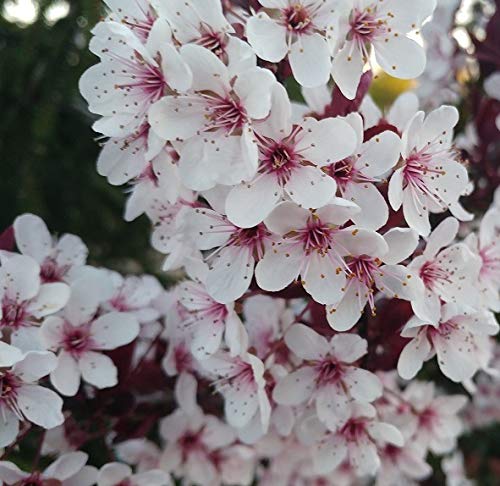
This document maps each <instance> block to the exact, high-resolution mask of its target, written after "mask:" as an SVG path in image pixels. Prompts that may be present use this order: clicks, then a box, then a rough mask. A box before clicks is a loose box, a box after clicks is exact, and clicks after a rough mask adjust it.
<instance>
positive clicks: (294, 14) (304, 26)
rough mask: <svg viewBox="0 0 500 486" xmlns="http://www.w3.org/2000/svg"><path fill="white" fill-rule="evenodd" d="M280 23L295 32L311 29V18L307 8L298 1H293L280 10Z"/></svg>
mask: <svg viewBox="0 0 500 486" xmlns="http://www.w3.org/2000/svg"><path fill="white" fill-rule="evenodd" d="M281 23H282V25H284V26H285V27H286V29H287V30H288V31H290V32H292V33H295V34H304V33H306V32H308V31H309V30H311V28H312V20H311V15H310V13H309V12H308V10H307V9H306V8H305V7H304V6H303V5H302V4H300V3H295V4H293V5H290V6H289V7H287V8H284V9H283V10H282V11H281Z"/></svg>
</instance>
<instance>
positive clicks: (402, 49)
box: [374, 33, 426, 79]
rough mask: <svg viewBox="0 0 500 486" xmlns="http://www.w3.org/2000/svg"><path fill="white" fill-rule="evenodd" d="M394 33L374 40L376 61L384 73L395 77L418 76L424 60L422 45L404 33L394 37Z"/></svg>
mask: <svg viewBox="0 0 500 486" xmlns="http://www.w3.org/2000/svg"><path fill="white" fill-rule="evenodd" d="M395 34H396V33H391V34H388V36H387V37H386V39H383V40H381V41H377V42H374V48H375V57H376V59H377V62H378V63H379V65H380V67H381V68H382V69H383V70H384V71H385V72H386V73H388V74H390V75H391V76H394V77H396V78H400V79H412V78H416V77H417V76H420V75H421V74H422V73H423V71H424V69H425V62H426V57H425V51H424V49H423V47H422V46H420V45H419V44H418V43H417V42H416V41H414V40H412V39H409V38H408V37H406V36H405V35H402V34H399V35H397V37H396V35H395ZM386 40H387V42H386Z"/></svg>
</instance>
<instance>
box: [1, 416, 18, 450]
mask: <svg viewBox="0 0 500 486" xmlns="http://www.w3.org/2000/svg"><path fill="white" fill-rule="evenodd" d="M18 432H19V419H18V418H17V417H16V416H15V415H14V413H13V412H10V411H7V412H5V417H1V418H0V447H7V446H8V445H10V444H12V442H14V441H15V440H16V437H17V434H18Z"/></svg>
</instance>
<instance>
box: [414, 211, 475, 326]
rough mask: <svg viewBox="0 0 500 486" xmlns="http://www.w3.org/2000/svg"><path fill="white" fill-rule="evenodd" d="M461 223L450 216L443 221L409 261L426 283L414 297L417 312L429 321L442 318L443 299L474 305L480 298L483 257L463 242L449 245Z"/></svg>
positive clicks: (435, 321)
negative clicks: (479, 289)
mask: <svg viewBox="0 0 500 486" xmlns="http://www.w3.org/2000/svg"><path fill="white" fill-rule="evenodd" d="M458 226H459V225H458V221H457V220H456V219H454V218H451V217H450V218H447V219H445V220H444V221H442V222H441V223H440V224H439V225H438V226H437V227H436V228H435V229H434V231H433V232H432V233H431V234H430V236H429V238H427V244H426V247H425V250H424V252H423V254H422V255H420V256H418V257H416V258H414V259H413V260H412V262H411V263H410V264H409V265H408V268H409V269H410V270H412V271H413V272H415V273H418V275H419V276H420V278H421V279H422V281H423V283H424V286H425V291H424V292H421V293H419V294H418V295H417V296H416V297H415V298H414V299H413V300H412V302H411V305H412V308H413V310H414V312H415V314H416V315H417V316H419V317H420V318H421V319H425V320H428V321H429V322H430V323H437V322H438V321H439V318H440V310H441V304H440V301H441V300H442V301H444V302H449V303H459V304H461V305H465V306H469V307H471V308H475V307H476V305H477V304H478V302H479V300H480V297H479V294H478V291H477V282H478V277H479V272H480V267H481V260H480V259H479V258H478V257H476V256H475V255H474V254H473V253H472V252H471V251H470V250H469V249H468V247H467V246H466V245H465V244H463V243H456V244H453V245H451V246H449V245H450V243H452V242H453V241H454V239H455V237H456V235H457V232H458Z"/></svg>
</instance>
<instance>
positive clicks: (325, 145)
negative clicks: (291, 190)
mask: <svg viewBox="0 0 500 486" xmlns="http://www.w3.org/2000/svg"><path fill="white" fill-rule="evenodd" d="M302 129H303V131H302V132H300V133H299V136H298V137H297V139H298V143H297V146H296V150H297V151H300V152H301V154H302V156H303V157H304V158H305V159H306V160H308V161H309V162H313V163H314V164H316V165H318V166H319V167H323V166H325V165H329V164H331V163H333V162H338V161H339V160H342V159H344V158H345V157H347V156H349V155H351V154H352V153H353V152H354V150H355V149H356V145H357V138H356V133H355V131H354V129H353V128H352V126H351V125H350V124H349V123H347V122H346V121H345V120H342V119H340V118H325V119H324V120H320V121H318V120H315V119H314V118H307V120H306V121H305V122H304V123H303V124H302Z"/></svg>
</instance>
